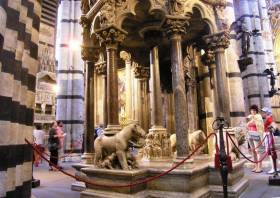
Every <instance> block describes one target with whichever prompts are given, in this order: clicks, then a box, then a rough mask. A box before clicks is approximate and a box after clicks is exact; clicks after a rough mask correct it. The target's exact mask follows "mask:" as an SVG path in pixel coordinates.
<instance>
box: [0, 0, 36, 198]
mask: <svg viewBox="0 0 280 198" xmlns="http://www.w3.org/2000/svg"><path fill="white" fill-rule="evenodd" d="M40 16H41V4H40V1H39V0H21V1H14V0H1V1H0V79H1V80H0V137H1V138H0V159H1V162H0V197H23V198H29V197H31V180H32V150H31V148H30V147H29V146H28V145H27V144H25V141H24V139H25V138H27V139H29V140H30V141H32V130H33V116H34V112H33V108H34V100H35V82H36V77H35V76H36V73H37V67H38V60H37V57H38V43H39V26H40Z"/></svg>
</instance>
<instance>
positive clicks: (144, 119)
mask: <svg viewBox="0 0 280 198" xmlns="http://www.w3.org/2000/svg"><path fill="white" fill-rule="evenodd" d="M134 74H135V78H137V79H138V83H139V85H138V90H137V92H138V93H137V97H138V98H139V100H138V104H137V106H138V108H137V109H139V112H138V114H139V116H138V118H139V124H140V126H141V127H142V128H143V129H144V130H145V131H148V129H149V123H148V121H149V115H148V112H149V109H148V108H147V107H148V105H147V102H148V100H147V95H148V92H147V90H148V88H147V82H148V79H149V75H150V71H149V68H147V67H141V66H137V67H135V68H134Z"/></svg>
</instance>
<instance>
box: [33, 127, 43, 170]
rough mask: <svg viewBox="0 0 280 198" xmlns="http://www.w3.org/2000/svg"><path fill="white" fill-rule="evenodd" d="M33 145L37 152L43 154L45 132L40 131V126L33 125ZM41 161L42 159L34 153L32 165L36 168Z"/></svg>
mask: <svg viewBox="0 0 280 198" xmlns="http://www.w3.org/2000/svg"><path fill="white" fill-rule="evenodd" d="M33 137H34V143H35V144H36V145H35V147H36V148H37V150H38V151H39V152H41V153H42V152H44V150H45V148H44V140H45V132H44V131H43V130H42V125H40V124H35V129H34V130H33ZM41 160H42V157H41V155H40V154H39V153H37V152H34V165H35V166H36V167H38V165H39V162H40V161H41Z"/></svg>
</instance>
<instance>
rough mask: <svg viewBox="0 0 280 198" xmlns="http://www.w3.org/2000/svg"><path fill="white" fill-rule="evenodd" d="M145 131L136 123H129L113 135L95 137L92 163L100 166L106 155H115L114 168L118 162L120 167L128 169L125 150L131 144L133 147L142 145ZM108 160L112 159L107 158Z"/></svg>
mask: <svg viewBox="0 0 280 198" xmlns="http://www.w3.org/2000/svg"><path fill="white" fill-rule="evenodd" d="M144 138H145V131H144V130H143V129H142V128H141V127H140V126H139V125H138V124H129V125H128V126H126V127H125V128H123V129H122V130H121V131H120V132H119V133H117V134H116V135H114V136H110V137H108V136H105V135H102V136H100V137H98V138H96V139H95V141H94V150H95V158H94V164H95V165H96V166H97V167H102V163H103V162H104V160H106V158H107V157H108V156H111V155H112V154H115V155H116V162H115V161H114V160H113V164H112V167H113V168H116V167H115V165H116V166H117V165H118V164H120V167H121V169H123V170H128V169H129V167H128V160H127V151H128V148H129V146H130V145H131V144H133V146H134V147H142V146H143V145H144V140H145V139H144ZM109 160H112V159H110V158H109Z"/></svg>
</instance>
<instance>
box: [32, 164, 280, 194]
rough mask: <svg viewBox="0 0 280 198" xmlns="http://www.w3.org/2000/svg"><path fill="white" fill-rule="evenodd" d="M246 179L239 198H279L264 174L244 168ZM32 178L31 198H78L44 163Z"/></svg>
mask: <svg viewBox="0 0 280 198" xmlns="http://www.w3.org/2000/svg"><path fill="white" fill-rule="evenodd" d="M71 165H72V163H71V162H67V163H62V166H63V167H64V168H65V170H66V171H68V172H70V173H73V174H74V172H75V171H74V169H73V168H72V167H71ZM246 177H247V178H248V179H249V187H248V188H247V190H246V191H245V192H244V193H243V194H242V196H241V198H280V187H279V186H269V185H268V175H267V174H266V173H265V172H263V173H258V174H256V173H252V172H251V171H250V170H249V169H248V168H246ZM34 178H36V179H40V181H41V186H40V187H38V188H34V189H33V190H32V195H33V198H50V197H51V198H79V192H75V191H72V190H71V184H72V183H73V182H74V180H73V179H72V178H69V177H68V176H65V175H63V174H62V173H60V172H53V171H51V172H50V171H49V170H48V165H47V164H45V163H44V164H40V166H39V167H35V168H34Z"/></svg>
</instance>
